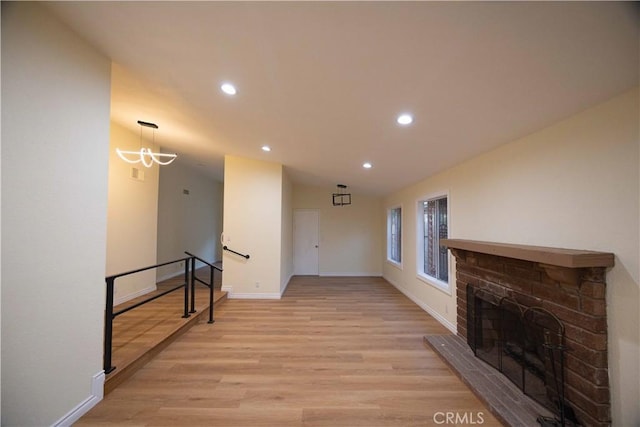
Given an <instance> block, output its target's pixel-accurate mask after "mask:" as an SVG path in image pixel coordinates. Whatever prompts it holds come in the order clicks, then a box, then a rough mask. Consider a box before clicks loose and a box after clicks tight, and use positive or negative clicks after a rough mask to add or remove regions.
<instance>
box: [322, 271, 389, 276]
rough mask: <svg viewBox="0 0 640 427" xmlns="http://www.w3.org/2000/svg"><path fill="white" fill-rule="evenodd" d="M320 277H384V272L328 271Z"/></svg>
mask: <svg viewBox="0 0 640 427" xmlns="http://www.w3.org/2000/svg"><path fill="white" fill-rule="evenodd" d="M319 276H320V277H382V273H380V272H378V273H372V272H370V271H368V272H366V273H357V272H356V273H327V272H322V273H320V274H319Z"/></svg>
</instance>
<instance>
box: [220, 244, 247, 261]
mask: <svg viewBox="0 0 640 427" xmlns="http://www.w3.org/2000/svg"><path fill="white" fill-rule="evenodd" d="M222 249H224V250H225V251H229V252H233V253H234V254H236V255H240V256H241V257H244V258H246V259H249V255H245V254H241V253H240V252H236V251H234V250H233V249H229V248H228V247H227V246H223V247H222Z"/></svg>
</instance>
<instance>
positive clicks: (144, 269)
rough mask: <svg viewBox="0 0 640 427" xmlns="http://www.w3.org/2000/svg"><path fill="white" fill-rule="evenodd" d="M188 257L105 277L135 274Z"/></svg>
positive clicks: (115, 277)
mask: <svg viewBox="0 0 640 427" xmlns="http://www.w3.org/2000/svg"><path fill="white" fill-rule="evenodd" d="M188 259H189V257H187V258H179V259H176V260H173V261H167V262H163V263H161V264H156V265H150V266H148V267H142V268H138V269H136V270H131V271H126V272H124V273H118V274H113V275H111V276H107V277H106V279H110V278H114V279H117V278H118V277H122V276H128V275H130V274H135V273H140V272H142V271H146V270H151V269H152V268H158V267H164V266H165V265H169V264H175V263H176V262H182V261H187V260H188Z"/></svg>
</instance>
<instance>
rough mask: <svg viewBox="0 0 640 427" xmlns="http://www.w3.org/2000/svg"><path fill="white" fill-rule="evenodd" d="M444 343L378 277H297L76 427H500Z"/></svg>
mask: <svg viewBox="0 0 640 427" xmlns="http://www.w3.org/2000/svg"><path fill="white" fill-rule="evenodd" d="M439 333H441V334H447V333H448V331H447V330H446V329H445V328H444V327H442V326H441V325H440V324H439V323H438V322H437V321H436V320H434V319H433V318H432V317H431V316H429V315H428V314H427V313H425V312H424V311H423V310H422V309H420V308H419V307H417V306H416V305H415V304H414V303H413V302H411V301H410V300H409V299H407V298H406V297H405V296H404V295H402V294H401V293H399V292H398V291H397V290H396V289H395V288H394V287H393V286H391V285H390V284H388V283H387V282H386V281H384V280H383V279H380V278H318V277H294V278H293V279H292V281H291V283H290V284H289V287H288V289H287V292H286V293H285V295H284V297H283V298H282V299H281V300H259V301H257V300H234V299H232V300H228V301H226V302H225V303H224V304H222V305H221V306H220V307H219V308H218V309H217V314H216V323H214V324H212V325H210V324H207V323H199V324H197V325H195V326H194V327H192V328H191V329H190V330H189V331H187V332H186V333H185V334H184V335H182V336H181V337H179V338H178V339H177V340H176V341H175V342H173V343H172V344H170V345H169V346H168V347H167V348H166V349H165V350H164V351H162V352H161V353H160V354H159V355H158V356H156V357H155V358H154V359H153V360H152V361H151V362H149V363H148V364H147V365H146V366H145V367H144V368H143V369H141V370H140V371H138V372H137V373H136V374H134V375H133V376H132V377H131V378H130V379H129V380H127V381H126V382H124V383H123V384H121V385H120V386H119V387H118V388H117V389H115V390H114V391H113V392H112V393H111V394H109V395H108V396H106V397H105V399H104V400H103V401H102V402H100V403H99V404H98V405H96V406H95V407H94V408H93V409H92V410H91V411H90V412H89V413H87V414H86V415H85V416H84V417H83V418H82V419H80V420H79V421H78V422H77V424H76V425H78V426H83V425H84V426H86V425H91V426H93V425H123V426H187V425H188V426H242V427H245V426H251V427H254V426H309V427H312V426H349V427H355V426H366V427H375V426H432V425H443V424H444V422H443V421H444V420H445V417H446V416H447V415H446V413H454V414H458V416H459V417H463V416H465V417H466V418H465V419H464V420H462V419H461V418H459V419H458V423H455V419H452V421H454V422H451V423H447V424H446V425H471V422H470V421H471V420H472V419H473V420H475V424H479V423H478V420H479V419H478V414H479V413H481V417H482V420H483V423H482V425H483V426H498V425H500V423H499V422H498V421H497V420H496V419H495V418H493V416H492V415H491V414H490V412H489V411H488V409H487V408H486V407H485V406H483V404H482V403H481V402H480V401H479V400H478V399H477V398H476V397H475V396H474V394H473V393H472V392H471V391H470V390H469V389H468V388H467V387H466V386H465V385H464V384H463V383H462V382H461V381H460V380H459V379H458V377H457V376H456V375H454V374H453V373H452V372H451V371H450V370H449V368H448V367H447V366H446V365H445V364H444V362H442V361H441V360H440V359H439V358H438V356H436V355H435V354H434V353H433V351H431V350H430V349H429V348H427V347H425V346H424V344H423V336H424V335H426V334H439ZM440 413H442V414H440ZM434 416H435V417H436V418H435V419H434ZM462 421H464V422H462Z"/></svg>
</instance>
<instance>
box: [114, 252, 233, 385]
mask: <svg viewBox="0 0 640 427" xmlns="http://www.w3.org/2000/svg"><path fill="white" fill-rule="evenodd" d="M186 254H187V255H189V256H188V257H185V258H180V259H176V260H174V261H168V262H164V263H161V264H156V265H151V266H148V267H143V268H138V269H136V270H131V271H127V272H124V273H119V274H114V275H112V276H107V277H106V278H105V283H106V292H107V295H106V303H105V311H104V354H103V369H104V372H105V374H109V373H111V372H113V371H114V370H115V369H116V367H115V366H113V365H112V355H113V320H114V319H115V318H116V317H118V316H119V315H121V314H124V313H126V312H128V311H130V310H133V309H135V308H137V307H140V306H141V305H144V304H146V303H148V302H151V301H154V300H156V299H158V298H160V297H163V296H165V295H167V294H169V293H171V292H175V291H177V290H178V289H184V310H183V315H182V318H185V319H186V318H188V317H190V316H191V314H190V313H195V311H196V310H195V282H196V281H197V282H199V283H202V284H204V285H205V286H207V287H209V323H213V322H214V320H213V288H214V281H213V280H214V275H213V272H214V270H218V271H222V269H220V268H218V267H216V266H215V265H213V264H211V263H209V262H207V261H205V260H203V259H202V258H199V257H197V256H195V255H193V254H191V253H189V252H186ZM196 260H198V261H200V262H202V263H204V264H206V265H208V266H209V267H210V275H209V278H210V283H209V284H207V283H206V282H204V281H202V280H200V279H199V278H198V277H196V275H195V262H196ZM181 262H183V263H184V282H183V283H182V284H180V285H178V286H175V287H173V288H171V289H168V290H166V291H164V292H162V293H160V294H157V295H154V296H152V297H149V298H147V299H145V300H143V301H140V302H137V303H136V304H133V305H131V306H129V307H126V308H124V309H122V310H118V311H114V307H113V303H114V294H115V282H116V279H118V278H120V277H124V276H129V275H131V274H135V273H140V272H143V271H147V270H151V269H155V268H159V267H163V266H166V265H171V264H176V263H181ZM189 285H191V286H189ZM190 290H191V310H189V293H190V292H189V291H190Z"/></svg>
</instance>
